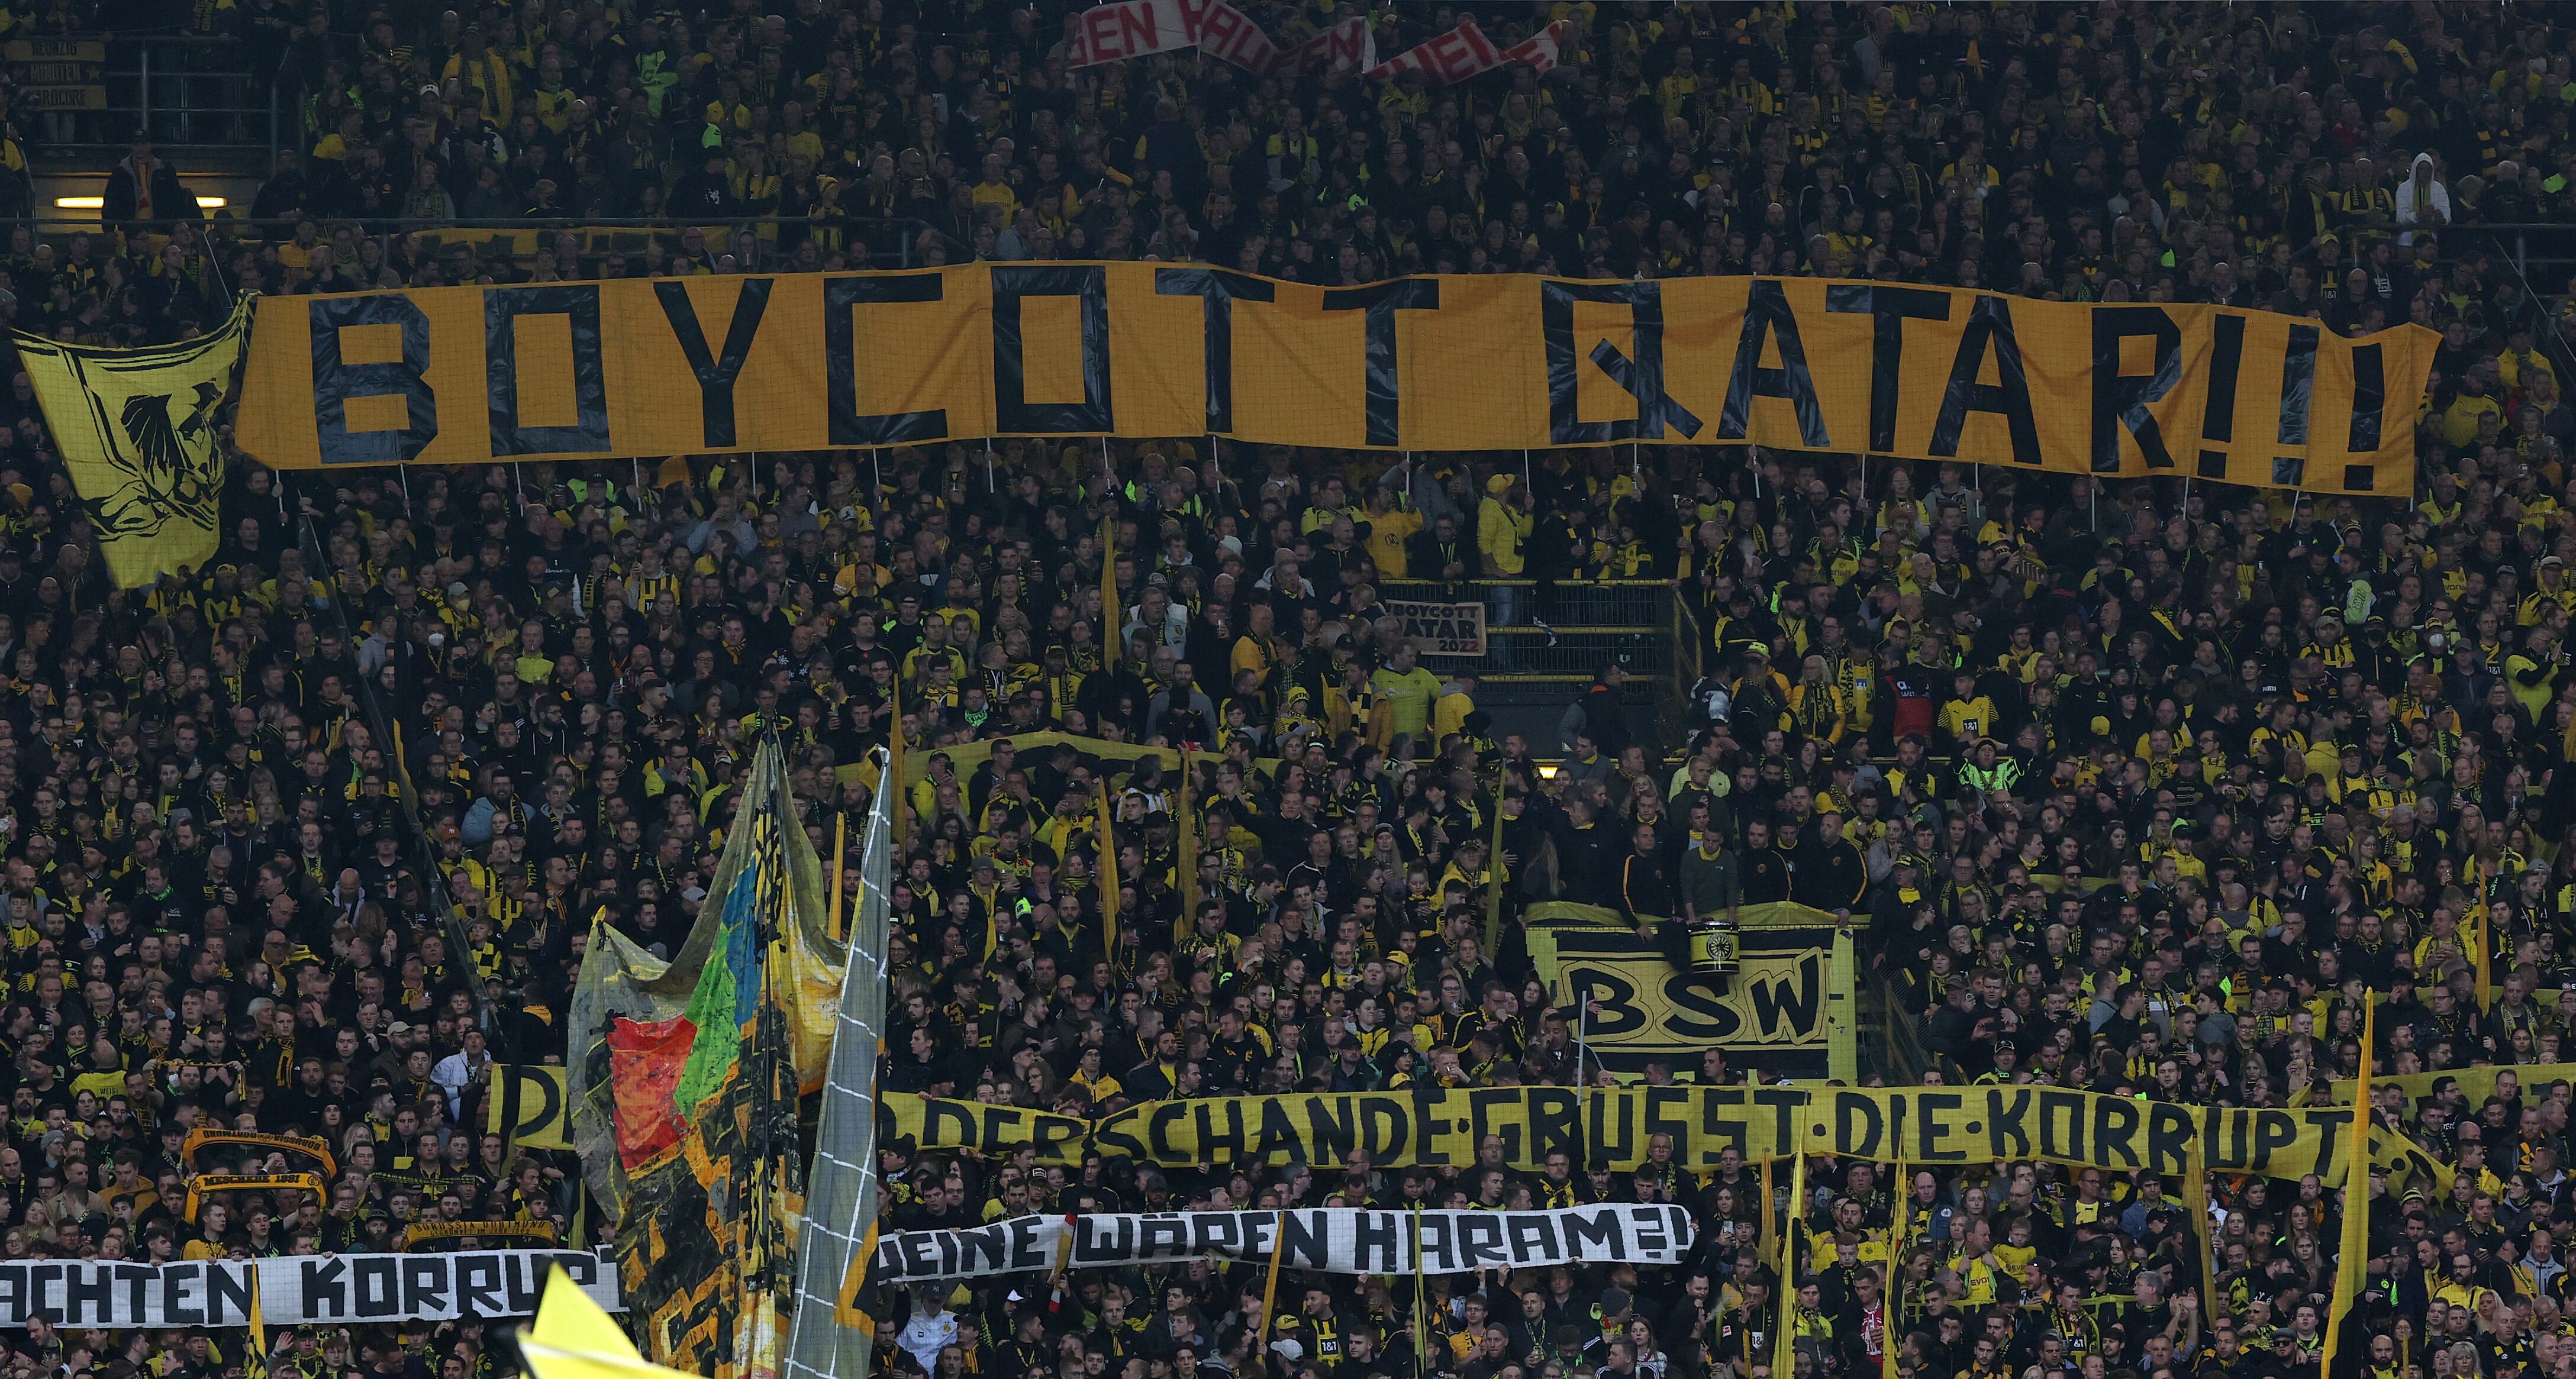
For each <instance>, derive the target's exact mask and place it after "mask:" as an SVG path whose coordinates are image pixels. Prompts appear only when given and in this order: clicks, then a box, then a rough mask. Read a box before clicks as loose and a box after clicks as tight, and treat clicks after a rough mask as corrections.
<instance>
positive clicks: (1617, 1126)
mask: <svg viewBox="0 0 2576 1379" xmlns="http://www.w3.org/2000/svg"><path fill="white" fill-rule="evenodd" d="M1583 1119H1584V1122H1585V1124H1584V1131H1585V1139H1586V1140H1587V1141H1588V1143H1587V1144H1586V1146H1585V1148H1586V1150H1587V1151H1588V1155H1589V1156H1588V1157H1587V1158H1586V1159H1585V1160H1584V1161H1585V1162H1586V1163H1589V1164H1596V1165H1598V1164H1612V1165H1615V1164H1623V1163H1627V1162H1628V1161H1630V1160H1631V1159H1635V1158H1639V1157H1642V1156H1643V1154H1644V1149H1645V1146H1644V1145H1643V1144H1641V1143H1640V1142H1639V1141H1638V1139H1637V1104H1636V1099H1635V1098H1634V1097H1631V1096H1630V1095H1628V1094H1627V1093H1626V1092H1605V1091H1600V1090H1595V1091H1594V1092H1593V1093H1592V1114H1590V1115H1588V1116H1585V1117H1584V1118H1583Z"/></svg>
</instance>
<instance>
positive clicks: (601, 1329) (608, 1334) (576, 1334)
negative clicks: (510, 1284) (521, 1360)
mask: <svg viewBox="0 0 2576 1379" xmlns="http://www.w3.org/2000/svg"><path fill="white" fill-rule="evenodd" d="M519 1353H520V1354H521V1355H522V1356H525V1357H526V1359H527V1362H528V1372H529V1373H530V1374H532V1375H534V1376H536V1379H692V1376H690V1375H688V1374H686V1373H685V1372H684V1371H681V1370H676V1369H664V1368H663V1367H662V1366H660V1365H657V1364H653V1363H651V1362H649V1361H647V1360H645V1359H644V1357H643V1356H641V1355H638V1354H636V1353H635V1343H634V1342H632V1341H630V1340H628V1339H626V1333H625V1332H623V1331H620V1330H618V1329H617V1323H616V1322H615V1321H614V1320H612V1319H611V1318H610V1317H609V1315H608V1314H607V1313H606V1312H603V1311H601V1310H599V1304H598V1303H595V1302H592V1301H591V1300H590V1295H589V1294H587V1293H585V1292H583V1291H581V1285H579V1284H577V1283H574V1282H573V1281H572V1276H571V1275H570V1274H567V1273H565V1272H564V1271H563V1269H562V1267H561V1266H557V1267H556V1269H555V1271H554V1275H553V1276H552V1277H551V1278H549V1279H547V1280H546V1297H545V1301H544V1302H543V1303H542V1304H540V1305H539V1306H538V1308H537V1320H536V1323H535V1325H533V1326H530V1327H529V1328H528V1329H527V1330H526V1331H523V1332H521V1333H519Z"/></svg>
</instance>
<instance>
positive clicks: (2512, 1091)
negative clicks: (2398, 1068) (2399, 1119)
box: [2334, 1063, 2576, 1114]
mask: <svg viewBox="0 0 2576 1379" xmlns="http://www.w3.org/2000/svg"><path fill="white" fill-rule="evenodd" d="M2444 1082H2456V1083H2458V1084H2459V1085H2460V1093H2461V1095H2463V1096H2466V1097H2467V1098H2468V1099H2469V1109H2470V1111H2471V1113H2472V1114H2474V1113H2475V1112H2476V1110H2477V1108H2478V1107H2480V1106H2483V1105H2485V1104H2486V1100H2487V1098H2489V1097H2491V1096H2495V1095H2497V1092H2498V1089H2499V1088H2503V1089H2506V1090H2505V1093H2504V1094H2505V1097H2506V1099H2507V1100H2511V1099H2513V1098H2514V1097H2516V1096H2528V1095H2530V1094H2531V1093H2532V1092H2533V1091H2534V1090H2536V1089H2538V1088H2542V1087H2546V1086H2548V1085H2549V1084H2551V1083H2553V1082H2576V1063H2525V1064H2522V1065H2521V1066H2519V1067H2496V1066H2493V1065H2485V1066H2480V1067H2475V1068H2453V1069H2451V1070H2449V1071H2448V1072H2438V1073H2380V1074H2378V1075H2376V1076H2374V1077H2372V1078H2371V1079H2370V1085H2371V1086H2373V1087H2394V1088H2396V1089H2397V1090H2399V1091H2401V1092H2404V1093H2405V1094H2406V1099H2407V1100H2408V1101H2409V1102H2410V1103H2411V1102H2413V1101H2415V1100H2416V1099H2418V1098H2421V1097H2428V1096H2431V1095H2432V1094H2433V1089H2434V1088H2435V1087H2437V1086H2439V1085H2440V1084H2442V1083H2444ZM2358 1086H2359V1084H2358V1083H2357V1082H2356V1081H2355V1080H2354V1079H2352V1078H2349V1077H2345V1078H2337V1079H2336V1080H2335V1084H2334V1098H2335V1100H2337V1101H2340V1102H2346V1103H2349V1102H2350V1101H2351V1100H2352V1099H2353V1096H2354V1094H2355V1092H2356V1090H2357V1089H2358Z"/></svg>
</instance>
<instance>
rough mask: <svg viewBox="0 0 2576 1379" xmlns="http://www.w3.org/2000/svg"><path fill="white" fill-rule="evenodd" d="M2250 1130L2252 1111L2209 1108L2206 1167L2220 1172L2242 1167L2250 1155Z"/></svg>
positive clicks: (2251, 1152)
mask: <svg viewBox="0 0 2576 1379" xmlns="http://www.w3.org/2000/svg"><path fill="white" fill-rule="evenodd" d="M2252 1131H2253V1113H2252V1112H2249V1111H2242V1110H2213V1111H2211V1112H2210V1113H2209V1149H2208V1152H2207V1154H2206V1156H2205V1157H2206V1159H2207V1161H2208V1164H2209V1166H2210V1167H2211V1168H2215V1169H2219V1170H2222V1171H2233V1170H2237V1169H2242V1168H2244V1167H2245V1166H2246V1163H2247V1162H2248V1161H2249V1160H2250V1159H2252V1158H2253V1145H2252V1143H2251V1141H2252Z"/></svg>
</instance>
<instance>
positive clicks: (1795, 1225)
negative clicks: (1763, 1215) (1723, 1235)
mask: <svg viewBox="0 0 2576 1379" xmlns="http://www.w3.org/2000/svg"><path fill="white" fill-rule="evenodd" d="M1806 1232H1807V1156H1806V1155H1805V1154H1800V1155H1799V1156H1798V1157H1797V1159H1796V1160H1795V1161H1794V1162H1792V1163H1791V1165H1790V1168H1789V1225H1788V1229H1787V1230H1785V1231H1783V1232H1781V1235H1780V1339H1779V1347H1780V1349H1779V1351H1778V1358H1777V1359H1776V1360H1774V1361H1773V1363H1772V1365H1771V1372H1772V1373H1773V1374H1789V1373H1792V1372H1794V1371H1795V1370H1796V1369H1797V1366H1798V1241H1799V1239H1800V1238H1801V1237H1802V1236H1804V1235H1805V1234H1806Z"/></svg>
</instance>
